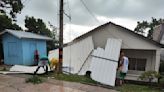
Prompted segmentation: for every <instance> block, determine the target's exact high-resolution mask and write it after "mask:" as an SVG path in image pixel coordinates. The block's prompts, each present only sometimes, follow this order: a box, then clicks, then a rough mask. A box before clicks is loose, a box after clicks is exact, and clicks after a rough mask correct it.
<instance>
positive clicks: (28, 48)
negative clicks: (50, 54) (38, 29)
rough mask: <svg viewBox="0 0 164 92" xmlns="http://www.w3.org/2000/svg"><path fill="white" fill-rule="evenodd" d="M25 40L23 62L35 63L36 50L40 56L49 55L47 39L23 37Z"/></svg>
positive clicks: (26, 63)
mask: <svg viewBox="0 0 164 92" xmlns="http://www.w3.org/2000/svg"><path fill="white" fill-rule="evenodd" d="M22 42H23V64H24V65H33V64H35V62H34V52H35V50H38V52H39V55H40V56H43V55H44V56H45V55H47V54H46V52H47V48H46V41H43V40H34V39H22Z"/></svg>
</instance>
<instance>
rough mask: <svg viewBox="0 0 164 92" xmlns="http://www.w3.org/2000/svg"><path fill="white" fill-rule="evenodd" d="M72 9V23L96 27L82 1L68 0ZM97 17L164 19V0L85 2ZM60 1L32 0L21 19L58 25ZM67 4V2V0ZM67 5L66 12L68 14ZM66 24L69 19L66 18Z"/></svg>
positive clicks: (98, 0) (94, 0)
mask: <svg viewBox="0 0 164 92" xmlns="http://www.w3.org/2000/svg"><path fill="white" fill-rule="evenodd" d="M68 1H69V3H70V8H71V15H72V23H74V24H78V25H95V24H97V22H96V21H95V20H94V18H93V17H92V16H91V15H90V14H89V13H88V12H87V10H86V9H85V7H84V6H83V5H82V3H81V2H80V0H68ZM83 1H84V2H85V3H86V5H87V6H88V8H89V9H90V10H91V11H92V12H93V13H94V14H95V16H104V17H108V18H126V19H133V20H136V21H139V20H150V18H151V17H157V18H160V17H161V18H163V14H164V11H163V9H164V5H163V4H164V0H83ZM57 2H58V0H31V1H30V3H29V4H28V5H27V6H26V7H25V9H24V11H23V13H22V15H20V19H22V18H21V17H22V16H25V15H31V16H32V15H33V16H35V17H38V18H43V20H45V21H51V22H52V23H53V24H55V25H57V21H58V18H57V13H58V10H57V7H58V6H56V5H57V4H56V3H57ZM65 2H67V0H65ZM68 10H69V9H68V4H67V3H65V12H66V13H68ZM65 22H68V18H66V17H65Z"/></svg>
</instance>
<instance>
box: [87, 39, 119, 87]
mask: <svg viewBox="0 0 164 92" xmlns="http://www.w3.org/2000/svg"><path fill="white" fill-rule="evenodd" d="M121 44H122V40H120V39H112V38H110V39H108V40H107V44H106V47H105V50H104V49H102V48H97V49H96V50H94V52H93V55H92V56H93V58H92V61H91V66H90V71H91V72H92V73H91V78H92V79H93V80H96V81H98V82H100V83H103V84H106V85H110V86H114V85H115V78H116V69H117V65H118V62H117V61H118V58H119V53H120V49H121Z"/></svg>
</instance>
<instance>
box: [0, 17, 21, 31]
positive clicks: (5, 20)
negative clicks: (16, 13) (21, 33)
mask: <svg viewBox="0 0 164 92" xmlns="http://www.w3.org/2000/svg"><path fill="white" fill-rule="evenodd" d="M5 29H13V30H22V29H21V27H19V26H18V25H17V24H16V23H12V19H11V18H9V17H8V16H7V15H0V32H1V31H3V30H5Z"/></svg>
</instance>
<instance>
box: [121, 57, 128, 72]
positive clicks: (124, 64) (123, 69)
mask: <svg viewBox="0 0 164 92" xmlns="http://www.w3.org/2000/svg"><path fill="white" fill-rule="evenodd" d="M123 60H124V62H123V67H122V72H123V73H127V72H128V66H129V59H128V57H125V56H124V57H123Z"/></svg>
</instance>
